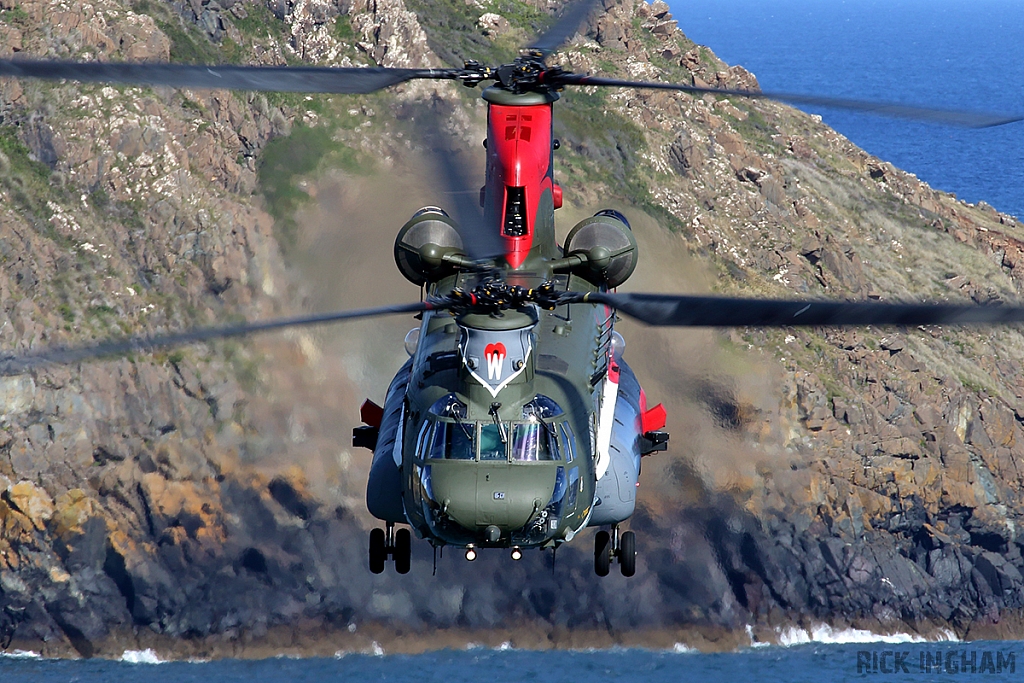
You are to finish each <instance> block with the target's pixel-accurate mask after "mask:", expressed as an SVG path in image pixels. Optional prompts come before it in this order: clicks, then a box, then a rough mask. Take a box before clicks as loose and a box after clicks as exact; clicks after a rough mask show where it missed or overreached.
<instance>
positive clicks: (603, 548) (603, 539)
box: [594, 531, 612, 576]
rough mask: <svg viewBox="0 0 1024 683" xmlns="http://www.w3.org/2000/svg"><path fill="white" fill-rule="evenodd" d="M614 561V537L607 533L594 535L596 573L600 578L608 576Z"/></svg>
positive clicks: (601, 532) (602, 532)
mask: <svg viewBox="0 0 1024 683" xmlns="http://www.w3.org/2000/svg"><path fill="white" fill-rule="evenodd" d="M611 561H612V537H611V535H610V534H609V533H608V532H607V531H598V532H597V533H596V534H594V571H595V572H596V573H597V575H598V576H608V567H609V566H610V565H611Z"/></svg>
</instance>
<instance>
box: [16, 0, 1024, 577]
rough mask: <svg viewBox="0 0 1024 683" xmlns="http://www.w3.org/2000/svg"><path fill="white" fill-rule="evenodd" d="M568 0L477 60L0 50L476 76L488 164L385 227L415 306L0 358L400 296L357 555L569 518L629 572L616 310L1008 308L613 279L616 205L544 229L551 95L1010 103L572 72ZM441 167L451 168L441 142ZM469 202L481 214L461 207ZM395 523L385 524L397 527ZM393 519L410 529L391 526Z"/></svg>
mask: <svg viewBox="0 0 1024 683" xmlns="http://www.w3.org/2000/svg"><path fill="white" fill-rule="evenodd" d="M594 4H595V3H594V2H592V1H591V0H584V1H583V2H578V3H576V4H572V5H570V6H569V7H568V8H567V10H566V12H565V13H564V14H563V16H562V18H561V19H559V20H558V21H557V22H555V24H554V25H553V27H552V28H551V29H550V30H548V31H547V32H546V33H544V34H543V35H542V36H541V37H540V38H538V39H537V40H536V41H534V43H533V44H532V45H530V46H529V47H528V48H527V49H525V50H523V51H522V53H521V54H520V56H519V57H518V58H516V59H515V60H514V61H512V62H511V63H508V64H504V65H500V66H497V67H491V66H486V65H483V64H480V63H478V62H466V63H465V65H464V66H463V67H462V68H449V69H392V68H318V67H247V66H193V65H179V64H151V63H147V64H124V63H72V62H49V61H38V60H6V61H4V60H0V76H8V77H18V78H44V79H72V80H79V81H100V82H115V83H126V84H136V85H163V86H172V87H183V88H220V89H222V88H230V89H240V90H262V91H289V92H307V93H369V92H373V91H376V90H379V89H382V88H386V87H389V86H393V85H397V84H399V83H403V82H407V81H411V80H416V79H431V80H453V81H457V82H460V83H462V84H463V85H466V86H470V87H473V86H477V85H480V84H481V83H484V82H490V83H491V85H490V86H489V87H487V88H486V89H484V90H483V91H482V93H481V96H482V98H483V99H484V101H485V102H486V103H487V107H488V119H487V138H486V140H485V142H484V146H485V148H486V156H487V165H486V169H487V170H486V179H485V184H484V186H483V188H482V189H481V191H480V194H479V206H477V202H476V201H475V199H474V200H472V201H466V196H467V195H466V193H464V192H462V193H458V192H456V193H451V194H452V196H453V197H454V199H453V201H454V204H455V206H454V210H455V214H456V215H455V216H452V215H451V214H449V213H448V212H447V211H446V210H445V209H443V208H440V207H433V206H431V207H425V208H423V209H421V210H420V211H418V212H417V213H416V214H415V215H414V216H413V217H412V218H411V219H410V220H409V221H408V222H407V223H406V224H405V225H404V226H403V227H402V228H401V230H399V232H398V236H397V238H396V240H395V245H394V256H395V262H396V265H397V267H398V269H399V270H400V271H401V273H402V274H403V275H404V276H405V277H406V278H407V279H408V280H409V281H410V282H411V283H413V284H415V285H419V286H420V287H422V288H425V291H426V296H425V297H424V298H423V299H422V300H421V301H418V302H414V303H409V304H402V305H396V306H385V307H377V308H368V309H359V310H350V311H342V312H337V313H328V314H317V315H306V316H298V317H291V318H280V319H273V320H266V321H257V322H249V323H241V324H236V325H227V326H221V327H207V328H199V329H192V330H186V331H183V332H178V333H169V334H161V335H155V336H136V337H130V338H126V339H113V340H109V341H105V342H101V343H98V344H91V345H85V346H65V347H53V348H48V349H42V350H36V351H32V352H29V353H25V354H22V355H16V356H14V355H8V356H6V357H0V372H2V373H4V374H14V373H21V372H26V371H29V370H31V369H32V368H35V367H38V366H40V365H41V364H45V363H74V362H79V361H83V360H86V359H90V358H96V357H102V356H111V355H117V354H124V353H129V352H140V351H148V350H152V349H156V348H163V347H169V346H175V345H181V344H191V343H196V342H202V341H207V340H212V339H218V338H225V337H235V336H241V335H247V334H253V333H257V332H265V331H270V330H275V329H282V328H288V327H296V326H306V325H320V324H326V323H335V322H341V321H345V320H352V319H356V318H366V317H373V316H381V315H393V314H415V315H416V316H417V317H418V318H419V325H418V326H417V327H416V328H415V329H414V330H412V331H411V332H410V333H409V335H408V336H407V337H406V340H405V344H406V349H407V350H408V352H409V355H410V358H409V360H408V361H407V362H406V363H405V364H404V365H403V366H402V367H401V368H400V369H399V371H398V373H397V374H396V376H395V378H394V380H393V381H392V382H391V385H390V387H389V388H388V390H387V392H386V396H385V398H384V402H383V406H378V405H376V404H374V403H372V402H370V401H367V402H366V403H364V404H363V407H362V409H361V418H362V421H363V423H364V425H363V426H361V427H358V428H356V429H355V431H354V433H353V444H354V445H355V446H361V447H365V448H368V449H370V450H371V451H373V459H372V464H371V469H370V474H369V481H368V484H367V494H366V502H367V507H368V509H369V511H370V512H371V514H373V515H374V517H376V518H377V519H379V520H381V521H382V522H383V528H376V529H373V530H371V532H370V535H369V567H370V570H371V571H372V572H374V573H380V572H383V571H384V570H385V567H386V564H387V562H388V560H389V559H391V560H392V561H393V563H394V566H395V570H396V571H397V572H398V573H401V574H404V573H407V572H408V571H409V569H410V564H411V548H412V535H413V533H415V535H416V536H417V537H418V538H422V539H425V540H427V541H428V542H429V543H430V544H431V545H432V546H433V548H434V551H435V560H436V551H437V549H438V548H443V547H444V546H453V547H457V548H462V549H464V551H465V557H466V559H467V560H470V561H472V560H474V559H475V558H476V557H477V553H478V552H479V551H480V550H481V549H483V548H504V549H506V550H508V551H509V552H510V555H511V558H512V559H513V560H518V559H520V558H521V557H522V554H523V550H525V549H527V548H537V547H539V548H542V549H557V547H558V546H559V545H561V544H562V543H566V542H569V541H572V539H573V538H574V537H575V536H576V535H577V534H578V533H579V532H580V531H581V530H583V529H584V528H585V527H588V526H590V527H599V528H600V530H599V531H598V532H597V533H596V534H595V547H594V569H595V572H596V573H597V574H598V575H600V576H605V575H607V574H608V573H609V571H610V565H611V563H612V562H613V561H617V562H618V564H619V567H620V570H621V573H622V574H623V575H625V576H632V575H633V574H634V573H635V571H636V539H635V535H634V532H632V531H622V530H620V525H621V524H622V523H624V522H625V521H626V520H628V519H629V518H630V516H631V515H632V514H633V511H634V508H635V505H636V490H637V486H638V485H639V484H638V481H639V476H640V471H641V462H642V458H643V457H644V456H646V455H650V454H652V453H656V452H658V451H663V450H665V449H666V448H667V445H668V439H669V435H668V434H667V433H665V432H664V431H663V429H664V426H665V423H666V415H665V411H664V409H663V408H662V407H661V405H660V404H659V405H657V406H653V407H651V406H649V405H648V401H647V397H646V395H645V393H644V391H643V389H642V388H641V387H640V384H639V382H638V381H637V378H636V376H635V375H634V373H633V371H632V370H631V369H630V367H629V365H628V364H627V363H626V361H625V359H624V358H623V353H622V352H623V349H624V341H623V339H622V337H621V336H620V335H619V334H618V332H616V331H615V321H616V314H623V315H627V316H630V317H632V318H635V319H637V320H639V321H641V322H644V323H646V324H649V325H666V326H697V327H726V326H728V327H732V326H797V325H802V326H823V325H927V324H977V323H1013V322H1022V321H1024V308H1022V307H1018V306H960V305H948V304H929V303H905V304H887V303H877V302H843V301H817V300H814V301H812V300H765V299H743V298H725V297H703V296H682V295H679V296H677V295H664V294H636V293H629V294H626V293H617V292H615V291H614V290H615V289H616V288H617V287H618V286H620V285H622V284H623V283H624V282H626V281H627V279H628V278H629V276H630V275H631V274H632V273H633V271H634V270H635V268H636V267H637V263H638V253H637V243H636V240H635V239H634V237H633V235H632V232H631V229H630V224H629V221H628V219H627V218H626V217H625V216H624V215H622V214H621V213H619V212H618V211H615V210H612V209H604V210H600V211H597V212H596V213H595V214H594V215H593V216H592V217H590V218H587V219H585V220H583V221H581V222H579V223H578V224H577V225H576V226H575V227H573V228H572V230H570V231H569V233H568V236H567V237H566V239H565V241H564V244H562V245H559V244H558V243H557V242H556V239H555V220H554V212H555V211H556V210H557V209H558V208H559V207H560V206H561V204H562V190H561V188H560V187H559V185H558V184H557V183H556V182H555V179H554V173H553V169H554V163H553V161H554V152H555V151H556V150H557V149H558V147H559V144H558V141H557V140H555V139H554V137H553V132H552V114H553V104H554V103H555V102H556V101H557V100H558V99H559V98H560V92H561V91H562V90H564V89H565V88H566V87H569V86H579V85H586V86H608V87H620V88H655V89H666V90H676V91H682V92H686V93H690V94H693V95H697V96H703V95H707V94H711V95H716V96H727V97H742V98H769V99H774V100H779V101H783V102H788V103H792V104H817V105H823V106H831V107H841V108H845V109H852V110H859V111H869V112H874V113H879V114H885V115H891V116H900V117H908V118H914V119H920V120H927V121H933V122H939V123H945V124H952V125H960V126H975V127H981V126H993V125H1001V124H1004V123H1010V122H1012V121H1018V120H1020V118H1021V117H1015V116H1014V117H1009V116H999V115H989V114H984V113H975V112H963V111H949V110H939V109H930V108H922V107H912V106H906V105H894V104H883V103H874V102H864V101H859V100H848V99H835V98H827V97H815V96H806V95H797V94H787V93H771V92H762V91H745V90H726V89H716V88H707V87H698V86H694V85H685V84H673V83H662V82H640V81H627V80H619V79H613V78H604V77H596V76H589V75H586V74H578V73H572V72H570V71H566V70H564V69H563V68H561V67H559V66H554V65H550V64H549V63H548V62H549V58H550V57H551V55H552V54H553V52H554V51H555V50H556V49H557V48H558V47H559V46H560V45H562V44H563V43H564V42H565V41H566V40H567V39H569V38H570V37H571V36H572V35H573V34H575V32H576V30H577V29H578V27H579V26H580V25H581V24H582V23H583V21H584V20H585V19H586V17H587V15H589V14H590V12H591V11H592V9H593V7H594ZM440 164H441V166H442V175H443V176H446V177H448V178H458V177H459V176H460V175H461V173H462V171H461V169H460V168H459V167H458V164H456V162H454V161H453V160H452V159H451V158H450V157H448V156H445V155H441V157H440ZM481 207H482V213H481V212H480V208H481ZM396 525H401V526H400V527H399V528H397V529H396ZM406 527H408V528H406Z"/></svg>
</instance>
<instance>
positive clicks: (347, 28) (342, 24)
mask: <svg viewBox="0 0 1024 683" xmlns="http://www.w3.org/2000/svg"><path fill="white" fill-rule="evenodd" d="M334 37H335V38H336V39H337V40H338V42H339V43H342V44H343V45H351V44H352V43H354V42H355V39H356V31H355V29H354V28H352V20H351V19H349V17H348V15H345V14H341V15H338V17H337V18H336V19H335V20H334Z"/></svg>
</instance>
